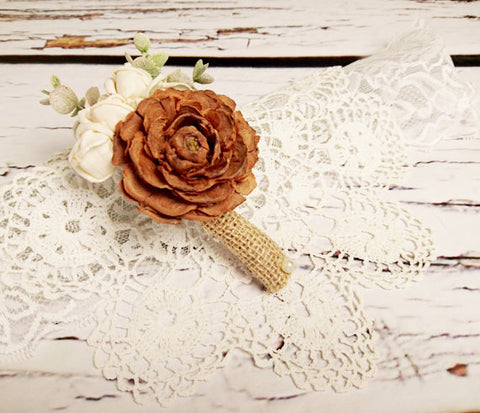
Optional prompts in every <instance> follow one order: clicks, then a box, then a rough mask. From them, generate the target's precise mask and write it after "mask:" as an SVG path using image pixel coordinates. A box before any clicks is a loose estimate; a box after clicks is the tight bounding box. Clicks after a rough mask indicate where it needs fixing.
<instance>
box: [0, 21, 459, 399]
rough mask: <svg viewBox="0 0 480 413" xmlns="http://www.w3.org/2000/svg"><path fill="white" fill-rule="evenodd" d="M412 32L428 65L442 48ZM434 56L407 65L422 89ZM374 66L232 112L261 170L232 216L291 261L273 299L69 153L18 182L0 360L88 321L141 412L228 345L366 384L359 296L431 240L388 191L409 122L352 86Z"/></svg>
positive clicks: (279, 365)
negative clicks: (256, 146)
mask: <svg viewBox="0 0 480 413" xmlns="http://www.w3.org/2000/svg"><path fill="white" fill-rule="evenodd" d="M415 33H416V34H415V36H417V43H415V45H416V46H415V47H416V48H417V47H420V46H422V47H423V48H424V49H425V50H426V51H425V56H430V52H431V53H434V52H438V49H437V48H435V47H434V48H433V50H432V49H431V48H430V45H431V41H430V37H429V36H424V37H422V36H423V32H422V31H418V30H417V31H416V32H415ZM412 36H413V35H412ZM422 39H423V41H424V43H423V44H421V41H422ZM434 44H435V43H434ZM409 45H410V43H408V42H407V43H405V42H400V43H399V46H398V47H399V48H400V49H399V50H397V49H395V48H394V47H393V46H391V47H390V48H389V49H388V50H387V51H386V52H385V53H384V55H383V56H384V58H383V60H382V65H383V62H384V61H385V59H387V58H389V59H391V61H392V62H393V61H395V59H397V60H398V62H400V61H401V62H404V59H403V58H400V56H402V53H403V52H406V51H404V50H403V49H401V47H404V46H405V47H407V46H409ZM407 48H408V47H407ZM419 58H421V57H419ZM433 61H434V60H431V59H430V58H428V59H426V60H425V61H423V60H422V64H421V65H417V68H418V71H420V72H422V73H423V71H425V73H424V74H423V76H424V77H428V73H429V72H428V70H427V69H429V68H430V66H429V65H430V63H431V62H433ZM437 61H438V59H437V60H435V62H437ZM370 62H371V63H370V65H369V64H367V63H363V67H362V66H361V65H362V64H357V66H355V67H354V69H355V70H354V69H352V68H351V69H347V70H345V69H342V68H330V69H325V70H321V71H319V72H318V73H317V74H315V75H314V76H312V77H309V78H307V79H304V80H302V81H299V82H297V83H295V84H294V85H291V86H290V87H287V88H285V89H283V90H281V91H279V92H276V93H273V94H271V95H268V96H266V97H264V98H261V99H259V100H258V101H256V102H254V103H252V104H249V105H246V106H245V107H243V108H242V111H243V113H244V115H245V117H246V118H247V119H248V120H249V122H250V124H251V125H252V126H253V127H254V128H255V129H256V130H257V131H258V133H259V135H260V136H261V137H262V138H261V141H260V153H261V159H260V160H259V162H258V163H257V166H256V169H255V175H256V178H257V182H258V187H257V189H256V190H255V191H254V192H253V193H252V194H251V195H250V196H249V198H248V199H247V201H246V202H245V203H244V204H242V205H241V206H240V207H239V208H238V209H237V210H238V212H239V213H241V214H242V215H244V216H245V217H247V218H248V219H249V220H251V221H252V222H254V223H255V224H256V225H257V226H258V227H259V228H261V229H262V230H263V231H265V232H266V233H268V234H269V235H270V236H271V237H272V238H273V239H275V240H276V241H277V243H278V244H279V245H280V246H281V247H282V248H283V249H284V250H285V251H287V253H288V254H289V255H290V256H291V257H292V258H294V260H295V261H296V263H297V266H298V269H297V271H296V272H295V273H294V275H293V276H292V280H291V282H290V283H289V284H288V285H287V287H286V288H285V289H284V290H282V291H280V292H279V293H277V294H274V295H268V294H265V293H263V292H262V291H261V289H260V288H259V286H258V285H257V284H256V283H255V282H254V281H252V279H251V277H250V276H249V275H248V273H246V271H245V269H244V268H243V267H241V266H240V265H239V264H238V262H237V261H236V260H235V259H234V258H233V257H232V256H230V254H229V253H228V252H227V251H226V250H225V249H224V248H223V247H222V246H221V245H220V244H218V243H217V242H215V241H214V240H212V239H211V238H210V237H209V236H208V235H207V234H206V232H204V231H203V229H202V227H201V226H200V225H198V223H195V222H184V223H182V224H181V225H177V226H170V225H162V224H158V223H155V222H153V221H151V220H149V218H147V217H146V216H145V215H143V214H140V213H138V212H137V211H136V209H135V208H134V206H133V205H131V204H129V203H128V202H127V201H125V200H124V199H123V197H122V195H121V194H120V193H119V192H118V190H117V188H116V185H115V183H114V180H109V181H107V182H105V183H102V184H91V183H88V182H86V181H84V180H82V178H80V177H78V176H77V175H76V174H75V172H73V171H72V170H71V168H70V166H69V164H68V162H67V160H66V153H62V154H59V155H57V156H54V157H53V158H52V159H51V160H50V161H49V162H48V163H47V164H46V165H45V166H43V167H38V168H35V169H33V170H31V171H29V172H28V173H24V174H20V175H17V176H16V177H15V179H14V181H13V182H12V183H11V184H9V185H7V186H5V187H3V188H1V190H0V239H1V246H0V264H1V268H2V272H1V274H0V352H1V354H2V355H3V356H4V357H18V356H28V355H29V353H31V352H32V351H33V350H34V348H35V344H36V342H37V341H38V340H39V339H40V338H41V337H43V336H44V335H45V334H47V333H49V332H51V331H54V330H55V329H60V328H62V326H65V325H66V324H68V323H74V324H73V325H75V323H85V322H86V321H85V320H87V321H88V320H91V321H94V322H95V324H94V325H93V327H92V333H91V335H90V337H89V340H88V343H89V344H90V345H92V346H94V347H95V360H94V362H95V364H96V366H98V367H99V368H101V369H102V371H103V373H104V375H105V377H106V378H108V379H116V380H117V384H118V387H119V389H120V390H126V391H130V392H132V394H133V396H134V398H135V400H136V401H138V402H146V401H149V400H151V399H157V400H158V402H159V403H160V404H166V403H168V402H169V401H171V400H173V399H174V398H175V397H177V396H188V395H191V394H193V392H194V389H195V385H196V383H197V382H198V381H200V380H207V379H208V377H209V376H210V375H211V374H212V373H213V372H214V371H215V370H216V369H218V368H219V367H222V366H224V365H225V364H228V360H229V356H230V354H231V353H232V351H233V350H234V349H241V350H243V351H245V352H247V353H249V354H250V355H251V358H252V361H253V362H254V363H255V364H256V365H257V366H258V367H263V368H267V369H271V370H273V371H274V372H275V373H277V374H278V375H280V376H289V377H290V378H291V379H292V381H293V382H294V384H295V385H296V386H298V387H299V388H302V389H314V390H320V389H325V388H327V387H332V388H333V389H335V390H338V391H341V390H346V389H349V388H351V387H352V386H355V387H360V386H362V385H363V384H364V382H365V380H366V379H367V378H368V377H371V376H372V375H373V374H374V373H375V369H376V368H375V358H376V354H375V349H374V334H373V331H372V323H371V321H370V320H369V319H368V317H367V316H366V315H365V313H364V310H363V307H362V304H361V300H360V298H359V296H358V294H357V292H356V286H357V285H362V286H368V287H375V286H380V287H384V288H391V287H397V286H403V285H405V284H406V283H408V282H409V281H410V280H412V279H415V278H416V277H417V276H418V275H419V274H420V273H421V272H422V271H423V270H424V269H425V268H426V267H427V266H428V264H429V263H430V261H431V260H432V259H433V246H432V240H431V236H430V232H429V230H428V229H427V228H425V226H424V225H423V224H422V223H421V222H420V221H419V220H418V219H416V218H415V217H413V216H412V215H411V214H410V213H409V212H408V211H407V210H406V209H404V208H403V207H401V206H400V205H399V204H398V203H395V202H393V201H389V200H387V199H386V198H385V196H384V195H385V194H386V192H387V191H388V188H389V187H391V186H392V185H396V184H399V183H400V182H401V180H402V177H403V175H404V171H405V169H406V165H407V163H408V162H407V158H406V155H405V146H404V143H403V138H402V133H401V131H400V128H399V127H398V126H397V123H396V121H395V117H397V118H400V119H404V117H405V116H406V113H407V112H402V113H403V114H400V115H399V112H398V110H396V111H394V114H393V115H392V114H391V111H390V106H391V105H390V103H389V102H387V103H385V102H384V99H385V96H383V93H381V92H382V91H383V88H384V86H381V87H380V89H379V91H377V92H379V93H376V92H374V91H373V88H372V90H369V91H367V90H366V87H365V84H366V83H365V82H367V80H366V81H361V82H359V81H358V75H359V73H360V72H361V71H363V72H364V73H367V74H368V75H367V76H366V77H365V78H366V79H368V82H367V83H368V84H370V85H373V84H378V85H379V84H380V83H379V82H380V81H381V78H382V76H381V75H382V71H381V70H380V69H378V70H377V69H376V67H377V66H378V65H377V64H376V62H375V60H371V61H370ZM442 62H443V63H442V64H443V65H448V64H449V63H448V62H447V61H446V60H445V61H442ZM378 67H379V66H378ZM382 67H383V66H382ZM409 70H413V69H409ZM373 73H377V75H374V74H373ZM392 73H393V72H392ZM392 73H390V75H392V76H404V74H405V72H402V71H400V72H398V73H397V74H395V73H393V74H392ZM409 73H410V71H409ZM444 75H445V76H446V77H447V78H448V79H450V77H449V76H450V74H449V73H448V71H447V70H445V72H444ZM452 75H453V74H452ZM377 77H379V79H377ZM375 79H377V80H375ZM411 79H413V80H412V82H413V84H414V85H416V87H420V86H418V83H417V80H416V79H417V77H416V76H413V77H411ZM452 81H453V80H452ZM375 82H377V83H375ZM435 82H436V80H435ZM402 85H404V86H405V83H404V82H403V81H402ZM443 85H444V87H445V88H446V89H447V90H449V89H450V87H451V81H446V82H444V83H443ZM412 87H413V86H412ZM389 88H390V89H389V90H390V91H393V90H394V88H395V86H394V84H393V83H392V84H391V86H389ZM389 93H390V92H389ZM392 93H393V92H392ZM465 93H467V94H468V91H467V92H465ZM397 96H400V95H398V93H397ZM397 103H398V105H400V102H398V101H397ZM431 108H432V110H437V111H440V109H439V107H438V106H436V105H433V104H432V106H431ZM447 109H448V111H451V110H452V108H451V107H450V108H447ZM457 109H458V108H457ZM408 113H410V112H408ZM439 113H440V112H439ZM444 115H445V116H450V118H451V119H452V117H453V118H454V117H455V113H450V112H449V114H448V115H447V114H446V112H445V113H444ZM412 116H413V115H412ZM439 116H440V115H439ZM440 117H441V116H440ZM412 122H413V123H412V124H415V125H418V124H419V121H418V119H417V118H414V119H413V118H412ZM411 135H412V136H413V135H414V133H413V132H412V133H411ZM417 135H418V138H419V140H420V141H425V140H430V138H426V137H425V136H427V135H424V134H423V133H419V134H417Z"/></svg>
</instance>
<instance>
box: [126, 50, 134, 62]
mask: <svg viewBox="0 0 480 413" xmlns="http://www.w3.org/2000/svg"><path fill="white" fill-rule="evenodd" d="M125 59H127V62H128V63H130V64H131V65H133V59H132V56H130V55H129V54H128V53H127V52H125Z"/></svg>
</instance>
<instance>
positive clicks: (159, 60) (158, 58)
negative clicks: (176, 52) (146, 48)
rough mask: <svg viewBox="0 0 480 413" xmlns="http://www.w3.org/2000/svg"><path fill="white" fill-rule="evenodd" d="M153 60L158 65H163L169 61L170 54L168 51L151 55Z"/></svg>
mask: <svg viewBox="0 0 480 413" xmlns="http://www.w3.org/2000/svg"><path fill="white" fill-rule="evenodd" d="M151 59H152V62H153V63H155V65H156V66H158V67H163V66H164V65H165V63H167V60H168V55H167V54H166V53H155V54H154V55H152V56H151Z"/></svg>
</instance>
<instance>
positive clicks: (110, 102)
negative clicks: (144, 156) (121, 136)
mask: <svg viewBox="0 0 480 413" xmlns="http://www.w3.org/2000/svg"><path fill="white" fill-rule="evenodd" d="M133 110H135V108H134V107H132V106H130V105H127V104H126V103H125V99H124V98H123V97H122V96H119V95H111V96H107V97H106V98H104V99H102V100H100V101H99V102H97V103H96V104H95V105H93V106H91V107H89V108H86V109H83V110H82V111H80V113H79V114H78V121H77V122H76V123H75V125H74V127H73V132H74V135H75V138H76V139H77V141H76V142H75V145H74V146H73V148H72V151H71V153H70V156H69V160H70V164H71V165H72V168H73V169H74V170H75V171H77V172H78V174H79V175H80V176H82V177H83V178H85V179H87V180H88V181H90V182H102V181H104V180H106V179H108V178H110V177H111V176H112V174H113V172H114V170H115V167H114V166H113V165H112V163H111V161H112V156H113V143H112V142H113V134H114V133H115V126H116V125H117V123H118V122H120V121H122V120H124V119H125V118H126V117H127V115H128V114H129V113H130V112H132V111H133Z"/></svg>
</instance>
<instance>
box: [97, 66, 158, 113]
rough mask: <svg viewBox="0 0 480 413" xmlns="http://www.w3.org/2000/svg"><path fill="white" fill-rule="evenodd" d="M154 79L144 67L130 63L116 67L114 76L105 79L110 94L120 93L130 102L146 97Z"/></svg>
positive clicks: (106, 88) (136, 101)
mask: <svg viewBox="0 0 480 413" xmlns="http://www.w3.org/2000/svg"><path fill="white" fill-rule="evenodd" d="M151 81H152V76H150V74H149V73H147V72H146V71H145V70H143V69H139V68H136V67H133V66H132V65H131V64H130V63H125V65H123V66H121V67H120V68H118V69H116V70H115V71H114V72H113V76H112V77H111V78H109V79H107V80H106V81H105V90H106V91H107V93H109V94H119V95H121V96H123V97H124V98H125V99H126V100H127V102H128V103H136V104H138V102H139V100H142V99H143V98H145V97H146V95H145V92H146V90H147V87H148V85H149V84H150V83H151Z"/></svg>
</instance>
